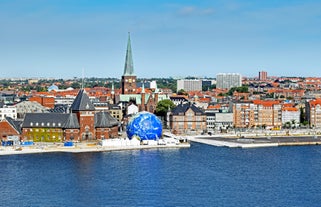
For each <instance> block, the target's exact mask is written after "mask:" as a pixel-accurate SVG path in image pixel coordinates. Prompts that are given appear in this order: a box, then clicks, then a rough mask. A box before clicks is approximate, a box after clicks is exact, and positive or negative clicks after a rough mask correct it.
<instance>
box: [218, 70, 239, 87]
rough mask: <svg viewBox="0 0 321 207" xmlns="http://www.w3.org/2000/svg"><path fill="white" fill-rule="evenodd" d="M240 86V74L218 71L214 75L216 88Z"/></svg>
mask: <svg viewBox="0 0 321 207" xmlns="http://www.w3.org/2000/svg"><path fill="white" fill-rule="evenodd" d="M240 86H242V76H241V74H239V73H218V74H217V75H216V88H227V89H230V88H232V87H240Z"/></svg>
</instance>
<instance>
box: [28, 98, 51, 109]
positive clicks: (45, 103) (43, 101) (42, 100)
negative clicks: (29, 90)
mask: <svg viewBox="0 0 321 207" xmlns="http://www.w3.org/2000/svg"><path fill="white" fill-rule="evenodd" d="M29 101H36V102H38V103H40V104H41V105H42V106H44V107H47V108H54V106H55V98H54V97H47V96H33V97H30V98H29Z"/></svg>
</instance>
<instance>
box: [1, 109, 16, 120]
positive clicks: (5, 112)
mask: <svg viewBox="0 0 321 207" xmlns="http://www.w3.org/2000/svg"><path fill="white" fill-rule="evenodd" d="M6 117H10V118H12V119H14V120H15V119H17V108H16V107H15V106H6V105H4V106H3V107H1V108H0V120H2V119H4V118H6Z"/></svg>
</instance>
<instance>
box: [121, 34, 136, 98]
mask: <svg viewBox="0 0 321 207" xmlns="http://www.w3.org/2000/svg"><path fill="white" fill-rule="evenodd" d="M121 88H122V89H121V90H122V94H135V93H136V75H135V74H134V64H133V57H132V48H131V44H130V33H128V42H127V51H126V59H125V68H124V74H123V75H122V77H121Z"/></svg>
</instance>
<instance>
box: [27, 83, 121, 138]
mask: <svg viewBox="0 0 321 207" xmlns="http://www.w3.org/2000/svg"><path fill="white" fill-rule="evenodd" d="M118 127H119V122H118V121H117V119H115V118H113V117H112V116H111V115H110V114H109V113H108V112H97V111H95V107H94V106H93V104H92V103H91V102H90V100H89V97H88V95H87V94H86V92H85V91H84V90H83V89H82V90H80V91H79V93H78V95H77V97H76V98H75V100H74V102H73V104H72V105H71V113H27V114H26V116H25V118H24V120H23V123H22V140H33V141H35V142H39V141H44V142H60V141H69V140H73V141H86V140H95V139H104V138H112V137H117V136H118Z"/></svg>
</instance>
